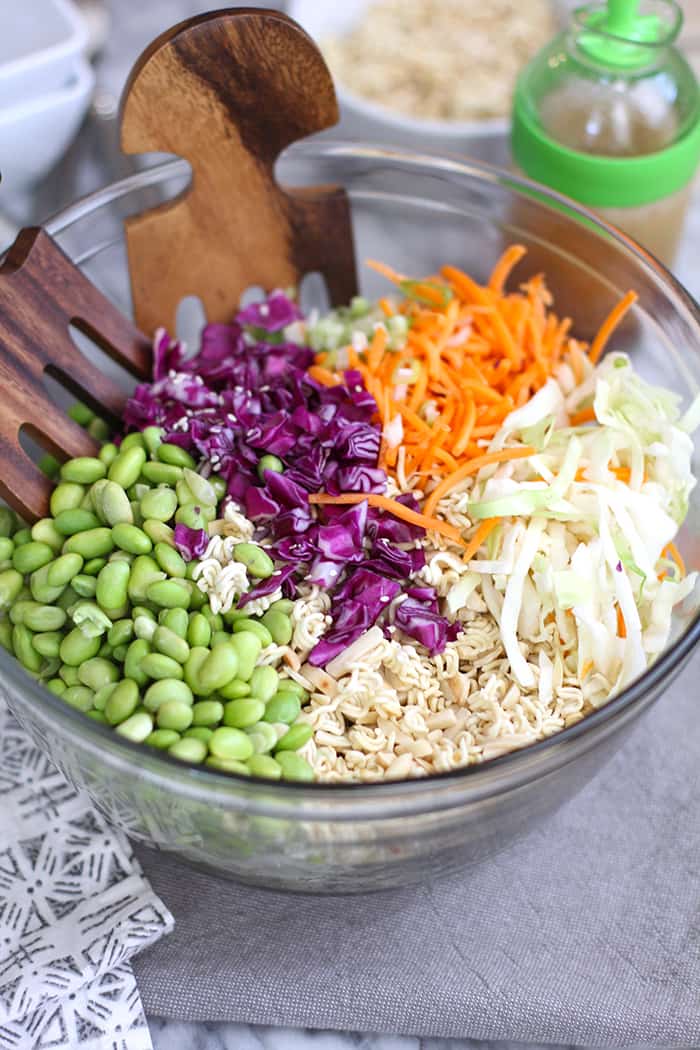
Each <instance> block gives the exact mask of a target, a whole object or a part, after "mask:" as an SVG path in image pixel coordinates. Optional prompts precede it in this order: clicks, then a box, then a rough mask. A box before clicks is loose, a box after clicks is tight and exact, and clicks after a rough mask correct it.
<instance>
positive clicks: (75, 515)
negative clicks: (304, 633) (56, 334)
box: [0, 410, 313, 780]
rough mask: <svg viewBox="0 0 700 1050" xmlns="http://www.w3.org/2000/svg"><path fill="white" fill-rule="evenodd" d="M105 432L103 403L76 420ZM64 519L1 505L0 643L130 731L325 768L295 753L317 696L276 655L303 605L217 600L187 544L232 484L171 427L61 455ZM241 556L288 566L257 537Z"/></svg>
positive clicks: (177, 750) (259, 768) (210, 754)
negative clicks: (264, 659)
mask: <svg viewBox="0 0 700 1050" xmlns="http://www.w3.org/2000/svg"><path fill="white" fill-rule="evenodd" d="M76 416H77V418H78V422H80V423H82V424H83V425H84V426H88V428H89V429H91V432H92V433H93V434H95V435H96V436H99V437H100V438H104V436H105V435H104V433H103V431H102V429H101V428H100V427H99V426H96V424H99V423H101V421H99V420H95V419H94V418H93V416H92V413H90V412H89V410H84V411H80V412H78V413H77V414H76V415H74V418H76ZM45 466H46V469H47V470H48V471H50V472H52V473H54V474H55V473H58V477H57V481H58V483H57V484H56V487H55V488H54V490H53V492H52V495H51V503H50V509H51V517H47V518H43V519H41V520H40V521H37V522H36V523H35V524H34V525H33V526H32V527H31V528H29V527H24V526H22V525H21V523H19V522H18V521H17V519H16V517H15V515H14V514H13V513H12V511H10V510H8V509H7V508H4V507H3V508H0V617H1V618H0V643H1V644H2V645H3V646H4V647H5V648H6V649H8V650H9V651H10V652H12V653H14V655H15V656H16V658H17V659H18V660H19V661H20V663H21V664H22V665H23V667H24V668H25V669H26V670H27V672H28V673H29V674H31V675H32V676H33V677H35V678H37V679H39V680H40V681H41V682H43V683H44V684H45V685H46V687H47V688H48V689H50V690H51V691H52V692H53V693H55V694H56V696H59V697H60V698H61V700H63V702H64V703H66V704H69V705H70V706H71V707H73V708H75V709H77V710H79V711H82V712H83V713H84V714H85V715H86V716H87V717H88V718H91V719H93V720H94V721H97V722H101V723H103V724H105V725H107V726H111V727H113V728H114V730H115V731H116V732H117V733H119V734H120V735H121V736H123V737H126V738H127V739H128V740H131V741H134V742H136V743H140V744H146V745H147V746H149V747H153V748H157V749H159V750H161V751H166V752H167V753H168V754H169V755H172V756H173V757H175V758H178V759H180V760H182V761H183V762H189V763H197V764H200V763H203V764H205V765H206V766H209V767H212V768H214V769H217V770H222V771H224V772H229V773H240V774H244V775H252V776H257V777H266V778H272V779H280V778H281V779H285V780H312V779H313V772H312V770H311V767H310V766H309V764H308V763H307V762H306V761H305V760H304V759H303V758H302V757H301V756H300V755H298V754H297V753H296V752H297V750H298V749H299V748H301V747H303V745H304V744H305V743H306V742H307V741H308V740H309V738H310V736H311V727H310V725H308V723H306V722H304V721H300V720H299V715H300V711H301V707H302V705H303V703H304V701H305V699H306V695H307V694H306V693H305V691H304V690H303V689H302V688H301V686H299V685H297V683H296V682H294V681H291V680H288V679H284V680H283V679H281V678H280V676H279V674H278V672H277V671H276V670H275V668H274V667H271V666H266V665H262V664H260V663H259V658H260V654H261V652H262V650H263V649H264V648H265V647H267V646H269V645H271V644H272V643H273V642H274V643H276V644H287V643H288V642H289V640H290V638H291V633H292V629H291V621H290V612H291V608H292V604H293V603H292V602H291V601H288V600H286V599H283V600H281V601H278V602H275V603H274V604H273V605H272V606H271V607H270V609H269V610H267V612H265V614H264V615H262V616H260V617H251V616H248V615H247V614H246V612H245V610H238V609H235V608H234V609H232V610H231V611H230V612H227V613H224V614H223V615H222V614H219V613H216V614H215V613H213V612H212V611H211V609H210V607H209V604H208V601H207V597H206V595H205V594H203V593H202V591H201V590H200V589H199V588H198V587H197V586H196V585H195V583H194V582H193V580H192V570H193V569H194V567H195V566H196V564H197V562H196V560H195V561H190V562H186V561H185V560H184V559H183V557H182V555H181V554H180V553H179V552H178V550H177V549H176V546H175V542H174V525H177V524H179V523H181V524H184V525H187V526H188V527H189V528H192V529H202V528H203V529H206V528H207V525H208V524H209V522H211V521H213V520H214V519H215V518H216V517H217V506H218V503H219V501H220V500H221V499H222V497H223V495H224V493H225V482H224V480H223V479H222V478H219V477H216V476H214V477H210V478H208V479H206V478H204V477H203V476H202V475H200V474H199V473H197V470H196V466H197V465H196V463H195V461H194V460H193V459H192V457H191V456H190V455H189V453H188V452H186V451H185V450H184V449H181V448H179V447H178V446H176V445H172V444H167V443H164V442H163V440H162V432H161V430H160V429H159V428H157V427H148V428H147V429H146V430H144V431H143V432H142V433H133V434H129V435H128V436H127V437H126V438H125V439H124V440H123V441H122V443H121V446H120V447H119V448H117V446H116V445H115V444H113V443H111V442H107V443H106V444H104V445H103V446H102V448H101V450H100V452H99V455H98V456H95V457H89V456H87V457H80V458H78V459H73V460H69V461H68V462H66V463H64V464H63V465H62V466H59V464H57V463H56V462H55V461H49V462H48V463H47V464H45ZM234 557H235V558H236V559H237V560H239V561H241V562H242V563H243V564H245V565H246V569H247V572H248V573H249V574H250V575H251V576H253V577H256V578H258V579H264V578H265V577H266V576H270V575H271V573H272V572H273V570H274V564H273V562H272V560H271V559H270V558H269V556H268V555H267V554H266V553H265V551H264V550H262V549H261V548H259V547H257V546H256V545H255V544H248V543H241V544H239V545H238V546H237V547H236V549H235V551H234Z"/></svg>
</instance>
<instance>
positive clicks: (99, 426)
mask: <svg viewBox="0 0 700 1050" xmlns="http://www.w3.org/2000/svg"><path fill="white" fill-rule="evenodd" d="M87 432H88V434H89V435H90V437H94V439H95V441H106V440H107V438H108V437H109V435H110V427H109V424H108V423H107V422H106V421H105V420H104V419H100V418H99V417H98V416H95V418H94V419H93V420H91V421H90V422H89V423H88V428H87ZM103 462H104V460H103Z"/></svg>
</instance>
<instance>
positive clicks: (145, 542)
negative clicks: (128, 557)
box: [112, 524, 153, 554]
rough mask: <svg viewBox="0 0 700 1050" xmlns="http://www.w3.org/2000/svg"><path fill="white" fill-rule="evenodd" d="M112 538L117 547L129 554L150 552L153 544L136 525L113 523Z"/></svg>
mask: <svg viewBox="0 0 700 1050" xmlns="http://www.w3.org/2000/svg"><path fill="white" fill-rule="evenodd" d="M112 539H113V540H114V542H115V544H116V545H117V547H119V548H120V549H121V550H123V551H127V552H128V553H129V554H150V552H151V550H152V549H153V544H152V543H151V541H150V540H149V538H148V536H147V535H146V533H145V532H144V531H143V529H140V528H139V527H138V525H126V524H121V525H115V526H114V528H113V529H112Z"/></svg>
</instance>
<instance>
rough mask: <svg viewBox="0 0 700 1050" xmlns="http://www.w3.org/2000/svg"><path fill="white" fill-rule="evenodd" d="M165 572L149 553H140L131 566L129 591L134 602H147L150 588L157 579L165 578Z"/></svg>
mask: <svg viewBox="0 0 700 1050" xmlns="http://www.w3.org/2000/svg"><path fill="white" fill-rule="evenodd" d="M164 579H165V573H164V572H161V570H160V569H159V568H158V564H157V562H155V561H154V560H153V558H150V557H149V556H148V555H147V554H140V555H139V556H138V557H137V558H135V559H134V561H133V563H132V566H131V577H130V579H129V587H128V593H129V598H130V599H131V601H132V602H134V603H138V602H145V601H146V596H147V591H148V588H149V587H150V585H151V584H152V583H155V582H156V581H157V580H164Z"/></svg>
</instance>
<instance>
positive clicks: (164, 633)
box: [152, 626, 190, 664]
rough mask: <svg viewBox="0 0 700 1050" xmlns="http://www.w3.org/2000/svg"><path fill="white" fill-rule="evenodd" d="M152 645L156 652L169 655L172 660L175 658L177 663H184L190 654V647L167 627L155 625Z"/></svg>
mask: <svg viewBox="0 0 700 1050" xmlns="http://www.w3.org/2000/svg"><path fill="white" fill-rule="evenodd" d="M152 645H153V648H154V649H155V650H157V652H159V653H163V655H164V656H169V657H170V658H171V659H172V660H177V662H178V663H179V664H184V663H185V661H186V660H187V657H188V656H189V655H190V647H189V645H188V644H187V642H186V641H185V639H184V638H181V637H180V635H179V634H175V631H171V630H170V628H169V627H162V626H161V627H156V629H155V631H154V633H153V638H152Z"/></svg>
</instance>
